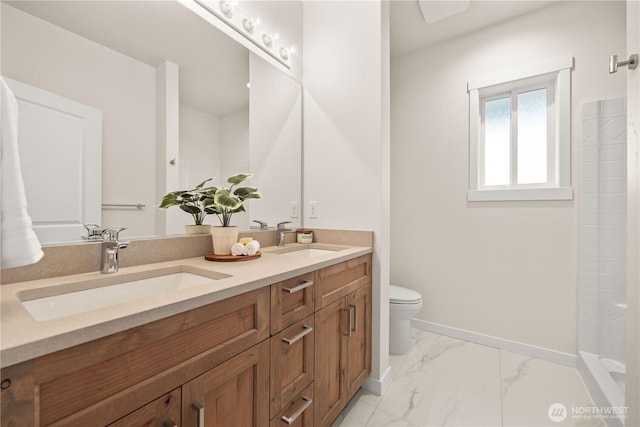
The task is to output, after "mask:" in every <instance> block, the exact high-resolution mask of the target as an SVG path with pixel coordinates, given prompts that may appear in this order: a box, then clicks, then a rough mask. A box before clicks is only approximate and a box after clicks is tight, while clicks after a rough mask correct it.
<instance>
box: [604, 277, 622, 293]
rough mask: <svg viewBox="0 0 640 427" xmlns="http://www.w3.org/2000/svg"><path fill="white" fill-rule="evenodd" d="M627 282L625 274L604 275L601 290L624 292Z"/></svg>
mask: <svg viewBox="0 0 640 427" xmlns="http://www.w3.org/2000/svg"><path fill="white" fill-rule="evenodd" d="M625 280H626V278H625V276H624V275H623V274H602V275H600V289H602V290H612V291H623V290H624V289H625V288H626V284H625Z"/></svg>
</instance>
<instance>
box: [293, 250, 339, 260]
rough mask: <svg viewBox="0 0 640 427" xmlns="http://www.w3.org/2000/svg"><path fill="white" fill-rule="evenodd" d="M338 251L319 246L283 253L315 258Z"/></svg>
mask: <svg viewBox="0 0 640 427" xmlns="http://www.w3.org/2000/svg"><path fill="white" fill-rule="evenodd" d="M335 252H336V251H335V250H333V249H317V248H305V249H299V250H297V251H291V252H285V253H283V254H281V255H285V256H289V257H300V258H315V257H319V256H322V255H327V254H332V253H335Z"/></svg>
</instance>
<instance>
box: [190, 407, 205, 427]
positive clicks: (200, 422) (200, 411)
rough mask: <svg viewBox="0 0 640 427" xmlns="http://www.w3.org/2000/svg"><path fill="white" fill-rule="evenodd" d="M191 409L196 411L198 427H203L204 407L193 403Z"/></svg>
mask: <svg viewBox="0 0 640 427" xmlns="http://www.w3.org/2000/svg"><path fill="white" fill-rule="evenodd" d="M191 407H192V408H193V409H195V410H196V411H198V427H204V405H201V404H200V403H198V402H193V403H192V404H191Z"/></svg>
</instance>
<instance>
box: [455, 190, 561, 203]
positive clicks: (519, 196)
mask: <svg viewBox="0 0 640 427" xmlns="http://www.w3.org/2000/svg"><path fill="white" fill-rule="evenodd" d="M572 199H573V190H572V189H571V187H555V188H526V189H524V188H518V189H514V188H505V189H499V190H469V191H468V193H467V200H468V201H469V202H494V201H526V200H572Z"/></svg>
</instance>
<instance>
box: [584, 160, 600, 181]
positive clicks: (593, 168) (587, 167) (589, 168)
mask: <svg viewBox="0 0 640 427" xmlns="http://www.w3.org/2000/svg"><path fill="white" fill-rule="evenodd" d="M599 176H600V166H599V165H598V162H582V164H581V165H580V177H581V178H598V177H599Z"/></svg>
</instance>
